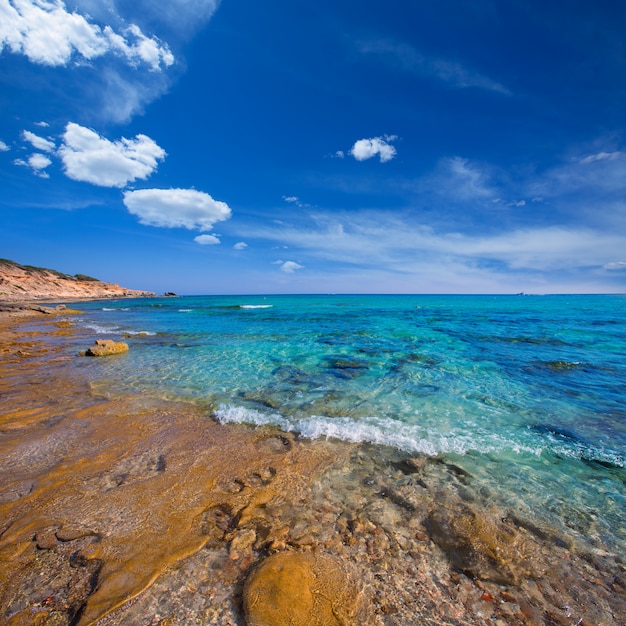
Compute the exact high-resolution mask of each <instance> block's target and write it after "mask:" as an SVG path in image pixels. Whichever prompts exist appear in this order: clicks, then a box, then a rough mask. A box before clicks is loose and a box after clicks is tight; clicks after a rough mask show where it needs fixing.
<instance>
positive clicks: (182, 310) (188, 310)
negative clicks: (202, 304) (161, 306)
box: [178, 309, 193, 313]
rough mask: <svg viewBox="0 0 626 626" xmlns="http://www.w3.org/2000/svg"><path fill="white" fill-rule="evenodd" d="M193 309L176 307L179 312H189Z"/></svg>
mask: <svg viewBox="0 0 626 626" xmlns="http://www.w3.org/2000/svg"><path fill="white" fill-rule="evenodd" d="M192 311H193V309H178V312H179V313H191V312H192Z"/></svg>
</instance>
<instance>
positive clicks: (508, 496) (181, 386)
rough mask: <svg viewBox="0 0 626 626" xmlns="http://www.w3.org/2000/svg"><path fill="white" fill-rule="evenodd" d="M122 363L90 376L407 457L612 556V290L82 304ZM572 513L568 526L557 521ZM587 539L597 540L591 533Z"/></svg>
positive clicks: (624, 438)
mask: <svg viewBox="0 0 626 626" xmlns="http://www.w3.org/2000/svg"><path fill="white" fill-rule="evenodd" d="M80 308H81V309H82V310H83V311H84V314H83V315H82V316H80V318H79V320H78V322H77V323H78V324H79V325H80V326H82V327H83V328H85V329H87V330H89V331H91V332H94V333H95V334H97V335H98V337H103V338H104V337H110V338H114V339H120V338H121V337H122V336H123V335H124V334H126V335H127V338H126V339H125V340H126V341H128V342H129V344H130V345H131V350H130V352H129V353H128V354H127V355H125V356H123V357H119V358H118V357H116V358H114V359H110V360H107V359H93V360H87V359H85V360H81V365H80V367H81V368H82V369H83V370H84V371H86V372H87V373H88V375H89V376H91V377H92V378H93V379H94V380H103V379H104V380H106V381H108V382H110V383H113V384H114V385H115V386H116V388H118V389H122V390H132V391H146V390H147V391H149V392H150V393H157V394H159V395H162V396H166V397H180V398H184V399H189V400H193V401H196V402H200V403H203V404H206V406H207V407H213V409H214V412H213V414H214V415H215V416H216V417H217V418H218V419H220V420H221V421H224V422H226V421H235V422H248V423H253V424H267V423H271V424H275V425H277V426H278V427H280V428H282V429H284V430H293V431H297V432H299V433H300V434H302V435H303V436H305V437H311V438H316V437H324V436H333V437H338V438H342V439H346V440H350V441H367V442H371V443H375V444H383V445H388V446H393V447H395V448H399V449H401V450H404V451H405V452H407V453H417V452H424V453H427V454H432V455H434V454H448V455H455V456H456V455H458V458H459V459H461V460H462V461H463V463H465V465H466V466H468V467H470V468H471V471H472V473H473V475H474V476H475V477H477V479H478V480H480V481H482V483H483V484H484V486H485V488H488V489H492V490H493V491H494V494H495V497H497V498H499V499H500V501H501V502H502V503H503V505H504V506H512V507H513V506H514V507H518V508H519V507H525V508H527V509H529V510H530V511H531V512H533V513H534V514H536V515H547V516H548V517H551V518H554V521H555V523H557V522H559V521H560V523H562V521H563V519H564V517H567V518H568V520H570V521H568V522H567V525H568V526H570V527H572V526H574V527H575V528H576V531H577V532H579V533H581V535H585V534H586V535H588V536H593V537H597V540H598V541H601V542H606V543H607V544H608V545H611V546H613V548H614V549H616V548H618V547H622V548H623V547H624V545H626V536H625V532H626V531H625V530H624V528H623V526H624V524H623V517H624V511H625V510H626V509H625V506H624V505H625V503H626V497H625V496H626V488H625V478H626V473H625V470H624V458H625V450H626V296H267V297H262V296H249V297H245V296H222V297H217V296H202V297H184V298H156V299H142V300H123V301H115V302H107V303H105V304H103V303H102V302H100V303H93V302H92V303H85V304H81V307H80ZM571 520H574V521H571ZM594 533H595V534H594Z"/></svg>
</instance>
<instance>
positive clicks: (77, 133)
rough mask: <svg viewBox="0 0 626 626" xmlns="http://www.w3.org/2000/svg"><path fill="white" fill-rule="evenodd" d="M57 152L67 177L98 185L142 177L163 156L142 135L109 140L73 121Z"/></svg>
mask: <svg viewBox="0 0 626 626" xmlns="http://www.w3.org/2000/svg"><path fill="white" fill-rule="evenodd" d="M58 154H59V156H60V157H61V160H62V161H63V166H64V168H65V173H66V174H67V176H68V177H69V178H71V179H73V180H78V181H83V182H88V183H92V184H94V185H98V186H100V187H124V186H125V185H127V184H128V183H129V182H132V181H135V180H137V179H140V180H144V179H146V178H147V177H148V176H150V174H152V173H153V172H154V171H155V170H156V168H157V166H158V162H159V161H162V160H163V159H164V158H165V155H166V153H165V150H163V148H161V147H160V146H158V145H157V143H156V142H155V141H154V140H152V139H150V137H147V136H146V135H137V136H136V137H135V138H134V139H126V138H124V137H122V139H120V140H119V141H109V140H108V139H105V138H104V137H101V136H100V135H98V133H96V132H95V131H93V130H91V129H89V128H85V127H84V126H80V125H79V124H75V123H73V122H70V123H69V124H68V125H67V126H66V129H65V134H64V135H63V144H62V145H61V147H60V148H59V151H58Z"/></svg>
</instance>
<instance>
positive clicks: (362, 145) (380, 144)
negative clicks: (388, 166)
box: [350, 135, 397, 163]
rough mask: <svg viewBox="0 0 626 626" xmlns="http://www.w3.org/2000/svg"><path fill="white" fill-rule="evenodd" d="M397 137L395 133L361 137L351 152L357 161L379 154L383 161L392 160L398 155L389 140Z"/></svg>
mask: <svg viewBox="0 0 626 626" xmlns="http://www.w3.org/2000/svg"><path fill="white" fill-rule="evenodd" d="M395 139H397V137H396V136H395V135H385V136H384V137H372V138H371V139H359V140H358V141H356V142H355V143H354V145H353V146H352V149H351V150H350V154H351V155H352V156H353V157H354V158H355V159H356V160H357V161H366V160H367V159H371V158H372V157H375V156H376V155H378V157H379V159H380V162H381V163H386V162H387V161H391V159H393V158H394V157H395V156H396V149H395V148H394V146H392V145H391V144H390V143H389V142H390V141H394V140H395Z"/></svg>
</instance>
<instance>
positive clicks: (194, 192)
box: [0, 0, 626, 294]
mask: <svg viewBox="0 0 626 626" xmlns="http://www.w3.org/2000/svg"><path fill="white" fill-rule="evenodd" d="M624 33H626V3H624V2H623V1H622V0H619V1H618V0H568V1H567V2H565V1H564V0H563V1H560V0H555V1H553V2H542V1H538V0H466V1H463V2H460V1H458V0H454V1H452V0H439V1H438V2H426V1H422V0H415V1H413V2H407V1H406V0H403V1H398V0H388V1H387V2H385V3H380V2H371V1H370V0H359V1H358V2H357V1H356V0H333V1H331V0H318V1H316V2H313V3H311V2H307V3H294V2H290V1H289V2H288V1H287V0H274V1H273V2H271V3H262V2H258V1H252V0H222V1H221V2H219V0H170V1H169V2H167V3H156V2H154V1H153V0H135V1H134V2H132V3H131V2H121V1H120V0H75V1H74V2H70V1H69V0H67V1H65V2H64V1H62V0H0V111H1V116H0V185H1V190H2V191H1V194H0V244H1V249H0V257H3V258H9V259H12V260H14V261H17V262H20V263H24V264H31V265H40V266H45V267H51V268H54V269H57V270H60V271H63V272H66V273H70V274H75V273H83V274H89V275H92V276H96V277H98V278H100V279H102V280H107V281H113V282H119V283H121V284H123V285H124V286H127V287H134V288H141V289H150V290H154V291H157V292H159V293H161V292H164V291H175V292H177V293H181V294H209V293H217V294H228V293H248V294H251V293H516V292H520V291H524V292H528V293H609V292H621V293H623V292H626V136H625V133H626V38H625V36H624Z"/></svg>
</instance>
